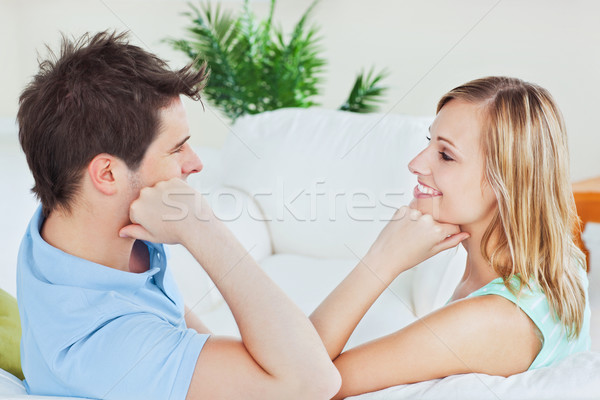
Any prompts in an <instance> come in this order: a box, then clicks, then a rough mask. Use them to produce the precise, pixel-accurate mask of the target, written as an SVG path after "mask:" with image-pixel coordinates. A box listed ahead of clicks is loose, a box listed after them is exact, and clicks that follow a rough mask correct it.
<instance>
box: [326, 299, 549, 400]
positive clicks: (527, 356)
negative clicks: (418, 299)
mask: <svg viewBox="0 0 600 400" xmlns="http://www.w3.org/2000/svg"><path fill="white" fill-rule="evenodd" d="M540 349H541V342H540V341H539V339H538V338H537V336H536V334H535V325H534V324H533V322H532V321H531V320H530V319H529V318H528V317H527V315H526V314H525V313H524V312H523V311H521V310H520V309H518V308H517V307H516V306H515V305H514V304H513V303H511V302H510V301H509V300H507V299H505V298H503V297H500V296H496V295H490V296H481V297H475V298H470V299H465V300H460V301H457V302H454V303H452V304H450V305H448V306H446V307H444V308H442V309H440V310H438V311H435V312H433V313H431V314H429V315H427V316H425V317H424V318H422V319H419V320H418V321H416V322H414V323H413V324H411V325H409V326H407V327H406V328H403V329H401V330H399V331H398V332H395V333H393V334H391V335H388V336H385V337H382V338H380V339H377V340H374V341H372V342H369V343H366V344H364V345H362V346H359V347H356V348H353V349H350V350H348V351H346V352H344V353H342V354H341V355H340V356H339V357H337V358H336V359H335V361H334V364H335V366H336V367H337V368H338V370H339V371H340V374H341V375H342V387H341V389H340V391H339V392H338V394H337V395H336V396H335V397H334V399H343V398H345V397H348V396H352V395H357V394H361V393H366V392H372V391H375V390H380V389H384V388H387V387H391V386H395V385H401V384H405V383H413V382H420V381H425V380H429V379H436V378H443V377H446V376H449V375H455V374H463V373H471V372H478V373H484V374H488V375H501V376H509V375H513V374H516V373H519V372H523V371H525V370H527V368H529V365H531V363H532V362H533V360H534V359H535V357H536V356H537V354H538V353H539V351H540Z"/></svg>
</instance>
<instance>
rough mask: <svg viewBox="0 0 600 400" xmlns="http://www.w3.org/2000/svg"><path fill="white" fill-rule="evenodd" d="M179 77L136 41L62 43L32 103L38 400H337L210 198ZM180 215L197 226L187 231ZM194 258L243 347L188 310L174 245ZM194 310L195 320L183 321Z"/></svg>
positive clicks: (25, 246) (26, 345) (26, 334)
mask: <svg viewBox="0 0 600 400" xmlns="http://www.w3.org/2000/svg"><path fill="white" fill-rule="evenodd" d="M207 75H208V74H207V73H206V71H205V68H201V69H200V70H199V71H193V70H192V69H191V68H190V67H189V66H188V67H186V68H184V69H182V70H180V71H176V72H173V71H171V70H169V69H168V68H167V66H166V64H165V63H164V62H163V61H162V60H160V59H159V58H157V57H156V56H154V55H152V54H150V53H148V52H146V51H144V50H142V49H140V48H139V47H136V46H133V45H130V44H128V42H127V40H126V37H125V35H123V34H120V35H117V34H114V33H107V32H103V33H99V34H97V35H95V36H93V37H89V36H84V37H83V38H82V39H80V40H79V41H77V42H75V43H73V42H69V41H67V40H65V41H64V43H63V46H62V51H61V54H60V56H59V57H58V58H57V59H54V60H47V61H43V62H42V63H41V64H40V72H39V73H38V74H37V75H36V76H35V77H34V79H33V81H32V82H31V83H30V84H29V85H28V87H27V88H26V89H25V90H24V91H23V93H22V95H21V98H20V109H19V113H18V122H19V139H20V141H21V146H22V148H23V150H24V152H25V154H26V157H27V162H28V164H29V167H30V169H31V171H32V173H33V176H34V179H35V186H34V188H33V191H34V192H35V194H36V195H37V197H38V198H39V199H40V202H41V206H40V208H39V209H38V210H37V212H36V213H35V215H34V216H33V218H32V220H31V223H30V225H29V227H28V229H27V232H26V234H25V237H24V238H23V242H22V245H21V248H20V252H19V260H18V278H17V279H18V300H19V308H20V313H21V320H22V325H23V337H22V343H21V354H22V365H23V371H24V374H25V377H26V382H25V383H26V386H27V389H28V392H29V393H32V394H41V395H61V396H78V397H90V398H102V399H136V398H139V399H160V400H164V399H184V398H186V399H326V398H330V397H332V396H333V395H334V394H335V393H336V392H337V390H338V389H339V386H340V378H339V374H338V372H337V370H336V369H335V367H334V366H333V364H332V363H331V361H330V359H329V357H328V355H327V352H326V350H325V348H324V346H323V344H322V343H321V341H320V339H319V336H318V335H317V333H316V331H315V330H314V328H313V326H312V325H311V323H310V321H309V320H308V319H307V318H306V316H305V315H303V313H302V312H301V311H300V310H299V309H298V308H297V307H296V306H295V305H294V304H293V303H292V302H291V301H290V300H289V299H288V298H287V297H286V296H285V295H284V294H283V293H282V291H281V290H280V289H279V288H277V287H276V286H275V285H274V284H273V282H271V281H270V280H269V279H268V278H267V276H266V275H265V274H264V273H263V272H262V270H261V269H260V268H259V267H258V265H257V264H256V262H254V261H253V260H252V258H251V257H250V256H248V254H247V252H246V251H245V250H244V249H243V248H242V246H241V245H240V244H239V243H238V242H237V240H236V239H235V238H234V236H233V235H232V234H231V233H230V232H229V231H228V230H227V229H226V228H225V226H224V225H223V224H222V223H221V222H220V221H218V220H217V219H216V218H215V216H214V215H213V213H212V211H211V210H210V208H209V207H208V206H207V204H206V202H205V200H204V199H203V198H202V197H201V196H200V195H199V194H197V193H196V192H194V191H193V189H191V188H190V187H189V186H188V185H187V184H186V183H185V182H184V181H185V179H186V178H187V176H189V175H190V174H192V173H196V172H199V171H200V170H201V169H202V163H201V162H200V160H199V159H198V157H197V156H196V154H195V153H194V152H193V150H192V149H191V147H190V145H189V144H188V142H187V140H188V139H189V137H190V133H189V128H188V124H187V121H186V115H185V110H184V108H183V105H182V103H181V101H180V99H179V96H180V94H183V95H186V96H189V97H191V98H194V99H199V93H200V90H201V88H202V86H203V85H204V83H205V81H206V79H207ZM165 198H168V199H169V203H172V202H173V201H177V202H178V203H179V205H180V206H181V208H182V209H187V210H189V212H188V213H187V214H186V215H185V216H183V217H181V218H178V219H176V220H173V218H168V217H169V215H173V213H174V212H173V208H170V207H168V206H167V205H166V204H164V203H165V202H164V201H163V199H165ZM160 243H180V244H182V245H184V246H185V247H186V248H187V249H188V250H189V251H190V252H191V253H192V255H194V257H195V258H196V259H197V261H198V262H199V263H200V264H201V265H202V267H203V268H204V269H205V270H206V271H207V272H208V274H209V275H210V277H211V278H212V279H213V281H214V282H215V284H216V285H217V287H218V289H219V290H220V292H221V293H222V294H223V296H224V298H225V300H226V301H227V303H228V305H229V307H230V308H231V311H232V313H233V315H234V316H235V319H236V322H237V323H238V327H239V330H240V333H241V338H242V339H241V341H240V340H234V339H230V338H224V337H218V336H211V334H210V331H209V330H208V329H207V328H206V327H205V326H204V325H203V324H202V323H201V322H200V321H199V320H198V318H197V317H195V316H194V315H193V313H191V312H190V311H189V310H187V309H184V304H183V302H182V298H181V294H180V293H179V291H178V289H177V287H176V285H175V282H174V280H173V277H172V275H171V272H170V269H169V266H168V263H167V261H166V257H165V252H164V248H163V245H162V244H160ZM184 310H185V311H184Z"/></svg>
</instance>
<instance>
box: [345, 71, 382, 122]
mask: <svg viewBox="0 0 600 400" xmlns="http://www.w3.org/2000/svg"><path fill="white" fill-rule="evenodd" d="M388 75H389V74H388V72H387V71H385V70H383V71H381V72H379V73H378V74H376V75H375V74H374V69H373V68H371V70H370V71H369V72H368V73H367V74H366V76H365V73H364V72H361V73H360V74H358V76H357V77H356V80H355V81H354V86H353V87H352V90H351V91H350V94H349V95H348V99H347V100H346V101H345V102H344V104H342V106H341V107H340V110H343V111H351V112H358V113H368V112H374V111H377V109H378V107H379V103H381V102H383V96H384V94H385V93H386V92H387V90H388V87H387V86H379V83H380V81H381V80H382V79H384V78H386V77H387V76H388Z"/></svg>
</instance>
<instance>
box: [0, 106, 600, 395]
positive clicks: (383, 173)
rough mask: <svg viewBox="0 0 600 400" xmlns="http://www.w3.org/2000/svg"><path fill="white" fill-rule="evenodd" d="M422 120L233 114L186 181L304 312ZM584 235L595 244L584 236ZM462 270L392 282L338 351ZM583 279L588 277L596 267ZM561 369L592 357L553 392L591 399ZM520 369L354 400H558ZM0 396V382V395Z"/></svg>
mask: <svg viewBox="0 0 600 400" xmlns="http://www.w3.org/2000/svg"><path fill="white" fill-rule="evenodd" d="M431 121H432V118H431V117H410V116H402V115H392V114H390V115H384V114H370V115H359V114H352V113H346V112H341V111H330V110H323V109H308V110H305V109H304V110H302V109H285V110H278V111H275V112H270V113H264V114H261V115H257V116H251V117H243V118H241V119H239V120H238V121H237V122H236V123H235V124H234V125H233V127H232V128H231V133H230V135H229V138H228V140H227V142H226V143H225V145H224V147H223V148H222V149H220V150H216V149H212V148H198V149H197V152H198V154H199V155H200V158H201V159H202V160H203V163H204V165H205V167H204V170H203V172H201V173H200V174H197V175H195V176H192V177H190V179H189V182H190V183H191V184H192V185H193V186H195V187H196V188H197V189H198V190H199V191H200V192H202V193H205V195H206V196H207V197H208V200H209V203H210V204H211V206H212V208H213V209H214V210H215V212H216V214H217V215H218V216H219V217H220V218H222V219H223V220H224V221H226V223H227V224H228V226H229V227H230V229H231V230H232V231H233V232H234V233H235V234H236V236H237V237H238V238H239V240H240V241H241V242H242V244H243V245H244V246H245V247H246V249H247V250H248V251H249V253H250V254H251V255H252V256H253V257H254V258H255V259H256V260H257V261H258V262H259V264H260V265H261V267H262V268H263V269H264V270H265V271H266V272H267V273H268V275H269V276H270V277H271V278H272V279H273V280H274V281H275V282H276V283H277V284H278V285H279V286H281V287H282V288H283V290H284V291H285V292H286V293H287V294H288V295H289V296H290V297H291V298H292V300H293V301H294V302H296V303H297V304H298V305H299V306H300V308H301V309H302V310H303V311H304V312H305V313H307V314H309V313H310V312H312V311H313V310H314V308H315V307H316V306H317V305H318V304H319V303H320V302H321V301H322V300H323V299H324V298H325V296H326V295H327V294H328V293H329V292H331V290H333V288H334V287H335V286H336V285H337V284H338V283H339V282H340V281H341V280H342V279H343V277H344V276H345V275H346V274H347V273H348V272H349V271H350V270H351V269H352V268H353V267H354V266H355V265H356V264H357V262H358V260H359V259H360V257H362V256H363V255H364V254H365V252H366V251H367V249H368V248H369V246H370V244H371V243H372V242H373V240H374V239H375V238H376V236H377V234H378V233H379V231H380V230H381V229H382V227H383V226H384V225H385V224H386V222H387V220H388V218H389V217H390V216H391V215H392V214H393V212H394V209H395V208H397V207H399V206H401V205H403V204H407V203H408V202H409V201H410V199H411V197H412V189H413V187H414V185H415V184H416V179H415V178H414V176H412V175H411V174H410V173H409V171H408V169H407V164H408V162H409V161H410V159H411V158H412V157H414V156H415V155H416V154H417V153H418V152H419V151H420V150H421V149H422V148H423V147H424V146H425V145H426V143H427V141H426V138H425V136H426V134H427V127H428V126H429V124H430V123H431ZM0 151H2V158H0V168H1V171H2V172H1V173H2V174H3V179H4V182H7V184H8V186H5V187H9V188H13V189H12V190H11V192H10V193H5V194H4V196H0V197H2V201H3V203H2V204H1V205H2V209H3V210H10V212H9V213H7V214H6V215H5V219H6V220H7V221H8V222H7V223H8V224H7V225H6V227H10V229H7V228H6V227H5V228H2V230H1V231H2V232H1V235H2V236H0V243H2V245H3V246H4V247H3V248H2V249H1V250H2V251H3V252H4V254H5V255H6V256H7V257H8V260H10V262H9V263H8V266H7V267H3V269H2V270H1V271H0V272H1V275H0V282H1V285H2V288H3V289H5V290H7V291H9V292H11V293H13V294H14V291H15V286H14V276H15V272H14V271H15V270H14V268H15V260H16V253H17V248H18V244H19V241H20V237H21V236H22V233H23V232H24V230H25V226H26V224H27V222H28V220H29V218H30V216H31V214H32V213H33V210H34V208H35V202H34V201H33V199H32V198H31V196H30V195H29V194H27V191H28V189H29V187H31V183H32V180H31V177H30V175H29V172H28V170H27V167H26V164H25V162H24V158H23V156H22V155H21V154H20V153H18V149H17V148H16V146H14V145H13V147H12V148H11V147H10V146H4V147H1V146H0ZM596 235H597V234H596ZM588 237H592V239H593V240H596V241H597V239H594V238H595V237H596V236H593V235H591V236H590V235H588ZM584 238H585V236H584ZM169 250H170V253H171V265H172V266H173V271H174V273H175V277H176V279H177V281H178V283H179V285H180V288H181V290H182V292H183V295H184V298H185V300H186V303H187V305H188V306H189V307H191V308H192V310H193V311H194V312H195V313H196V314H197V315H198V316H199V317H200V318H201V319H202V320H203V321H204V323H205V324H206V325H207V326H209V327H210V328H211V330H212V331H213V332H215V333H217V334H229V335H238V334H239V333H238V331H237V328H236V326H235V322H234V320H233V316H232V315H231V313H230V311H229V309H228V307H227V305H226V304H225V302H224V301H223V299H222V297H221V296H220V294H219V293H218V290H216V289H215V288H214V285H213V283H212V282H211V281H210V280H209V279H208V277H207V276H206V274H205V273H204V272H203V270H202V269H201V268H200V267H199V266H198V265H197V263H196V262H195V261H194V260H193V258H192V257H191V256H190V255H189V253H187V251H185V249H183V248H182V247H180V246H169ZM599 253H600V252H599ZM592 254H594V253H592ZM464 264H465V253H464V250H463V249H462V247H460V246H459V247H458V248H457V249H452V250H449V251H447V252H445V253H442V254H439V255H437V256H436V257H433V258H431V259H429V260H427V261H425V262H424V263H422V264H421V265H419V266H417V267H415V268H414V269H412V270H410V271H407V272H406V273H404V274H402V275H401V276H400V277H399V278H398V279H396V281H394V283H393V284H392V285H390V287H389V288H388V290H386V291H385V292H384V294H383V295H382V296H381V297H380V298H379V299H378V301H377V302H376V303H375V305H374V306H373V307H372V308H371V310H370V311H369V312H368V313H367V315H366V316H365V318H363V320H362V321H361V323H360V324H359V326H358V328H357V330H356V331H355V333H354V334H353V335H352V337H351V338H350V341H349V343H348V346H349V347H352V346H355V345H357V344H360V343H363V342H365V341H367V340H370V339H373V338H376V337H379V336H382V335H385V334H387V333H390V332H392V331H394V330H397V329H400V328H401V327H403V326H405V325H407V324H408V323H410V322H412V321H414V320H415V319H416V318H418V317H420V316H422V315H424V314H426V313H429V312H430V311H432V310H433V309H435V308H437V307H440V306H442V305H443V304H444V303H445V302H446V301H447V300H448V299H449V297H450V295H451V293H452V291H453V289H454V286H455V285H456V283H457V282H458V280H459V279H460V276H461V274H462V271H463V269H464ZM592 272H593V273H594V272H595V273H596V274H597V273H600V267H599V268H596V269H593V270H592ZM593 273H592V275H591V276H590V279H591V281H592V285H596V287H599V286H598V283H597V282H598V281H600V279H598V277H595V276H593ZM596 303H597V304H600V301H596ZM596 303H595V304H596ZM595 304H593V306H594V305H595ZM593 315H595V312H594V311H593ZM273 323H276V321H274V322H273ZM596 326H597V324H596ZM265 329H268V327H265ZM593 341H594V343H598V342H600V330H598V329H596V331H595V332H594V333H593ZM568 363H571V364H568ZM573 365H582V367H581V368H584V370H585V371H589V372H590V373H593V374H596V376H600V353H593V352H590V353H584V354H583V355H581V356H579V358H576V359H575V360H571V359H568V360H566V363H565V367H563V368H562V369H559V371H560V374H559V375H560V376H561V377H562V378H563V381H562V382H561V384H563V383H567V387H569V386H570V385H569V383H571V384H573V388H572V389H571V392H572V393H573V394H574V396H573V397H571V398H573V399H575V398H586V397H585V396H587V395H588V394H591V393H592V391H594V393H595V395H600V387H599V386H600V384H598V385H597V386H590V385H591V384H592V383H594V381H593V379H588V380H587V383H586V384H581V383H580V382H579V381H578V380H577V379H579V380H581V376H582V374H581V373H580V372H581V371H578V370H577V368H572V366H573ZM532 372H535V371H531V372H528V373H525V374H520V375H518V376H514V377H511V378H498V377H494V379H495V380H489V379H488V381H485V379H483V378H482V377H480V376H479V375H476V374H468V375H465V376H464V377H463V378H461V379H457V377H450V378H446V379H444V380H438V381H431V382H425V383H422V384H417V385H421V386H415V385H404V386H401V387H397V388H392V389H388V390H387V391H382V392H379V393H374V394H369V395H365V396H359V398H360V399H371V398H372V399H384V398H386V399H387V398H394V399H397V398H398V399H399V398H466V397H464V396H465V393H466V392H469V393H471V394H473V397H472V398H490V396H491V395H494V394H495V393H496V392H498V393H500V392H501V393H511V391H512V394H514V395H515V396H512V397H501V398H502V399H504V398H552V397H551V395H552V394H553V393H554V394H555V393H558V392H556V389H553V387H552V382H555V381H556V379H553V378H552V376H554V375H551V373H554V374H556V373H557V372H556V369H553V370H551V371H550V372H548V373H546V375H544V371H542V373H541V374H540V372H539V371H538V372H535V373H537V375H532ZM584 375H585V374H584ZM496 378H497V379H496ZM498 379H499V380H498ZM532 379H533V380H535V381H536V382H543V383H544V384H543V385H541V384H540V385H537V386H536V385H533V387H534V388H535V389H534V390H532V391H530V392H527V391H526V390H525V391H524V389H525V387H528V386H532V385H531V382H532ZM565 379H566V382H565ZM575 382H578V383H577V385H575V384H574V383H575ZM590 382H591V383H590ZM13 384H15V382H14V381H13ZM446 387H447V388H449V389H450V392H448V391H447V390H445V388H446ZM542 387H543V388H546V392H547V393H548V396H546V397H545V396H544V393H542V392H541V390H542V389H541V388H542ZM477 388H478V389H477ZM14 390H17V391H18V389H15V388H13V392H11V393H13V395H16V394H17V393H16V392H14ZM436 390H437V392H436ZM465 391H466V392H465ZM563 392H564V391H563ZM2 393H3V392H2V385H1V384H0V398H2ZM427 393H439V396H438V397H436V396H429V395H427ZM448 393H451V394H448ZM528 393H529V394H528ZM517 394H518V396H517ZM19 396H25V394H24V393H21V394H20V395H18V396H17V397H13V398H25V397H19ZM27 398H29V396H28V397H27ZM493 398H498V397H493ZM563 398H564V397H563ZM587 398H592V397H589V396H588V397H587Z"/></svg>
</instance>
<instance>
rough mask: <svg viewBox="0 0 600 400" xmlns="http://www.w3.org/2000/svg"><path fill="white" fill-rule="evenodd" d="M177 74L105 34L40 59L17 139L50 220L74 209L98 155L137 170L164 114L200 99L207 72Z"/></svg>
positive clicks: (121, 38)
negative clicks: (176, 103)
mask: <svg viewBox="0 0 600 400" xmlns="http://www.w3.org/2000/svg"><path fill="white" fill-rule="evenodd" d="M192 65H193V63H192V64H189V65H187V66H186V67H184V68H182V69H181V70H179V71H172V70H170V69H169V68H168V66H167V64H166V63H165V62H164V61H163V60H161V59H160V58H158V57H157V56H155V55H154V54H151V53H149V52H147V51H145V50H143V49H141V48H140V47H138V46H134V45H131V44H129V43H128V41H127V34H126V33H120V34H117V33H115V32H106V31H105V32H100V33H98V34H96V35H94V36H90V35H89V34H86V35H84V36H83V37H81V38H80V39H79V40H75V41H71V40H68V39H67V38H64V37H63V42H62V47H61V52H60V56H59V57H56V56H55V55H54V54H53V53H52V52H50V56H49V58H48V59H47V60H43V61H40V63H39V68H40V70H39V72H38V74H37V75H36V76H35V77H34V78H33V80H32V81H31V83H30V84H29V85H28V86H27V87H26V88H25V90H24V91H23V93H22V94H21V97H20V99H19V103H20V107H19V112H18V115H17V120H18V123H19V140H20V142H21V147H22V148H23V151H24V152H25V155H26V157H27V163H28V164H29V168H30V169H31V172H32V173H33V177H34V180H35V185H34V187H33V189H32V191H33V192H34V193H35V194H36V196H37V197H38V199H39V200H40V201H41V203H42V209H43V213H44V215H45V216H48V215H49V214H50V212H51V211H53V210H55V209H57V208H60V209H62V210H65V211H67V212H68V211H70V210H71V205H72V203H73V199H74V197H75V195H76V193H77V191H78V188H79V185H80V183H81V177H82V174H83V172H84V170H85V167H86V166H87V165H88V164H89V162H90V161H91V160H92V159H93V158H94V157H95V156H96V155H98V154H100V153H108V154H111V155H113V156H115V157H118V158H120V159H122V160H123V161H124V162H125V163H126V164H127V166H128V167H129V168H130V169H132V170H136V169H137V168H138V167H139V165H140V163H141V161H142V159H143V157H144V154H145V153H146V150H147V149H148V146H149V145H150V143H152V141H153V140H154V139H155V138H156V135H157V134H158V128H159V114H158V113H159V110H160V109H161V108H163V107H166V106H168V105H169V103H170V102H171V101H172V100H173V98H175V97H177V96H179V95H180V94H184V95H186V96H188V97H190V98H192V99H194V100H199V99H200V91H201V90H202V88H203V87H204V85H205V83H206V81H207V78H208V72H207V70H206V66H205V65H203V66H202V67H201V68H200V69H199V70H197V71H196V70H194V69H193V68H192Z"/></svg>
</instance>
